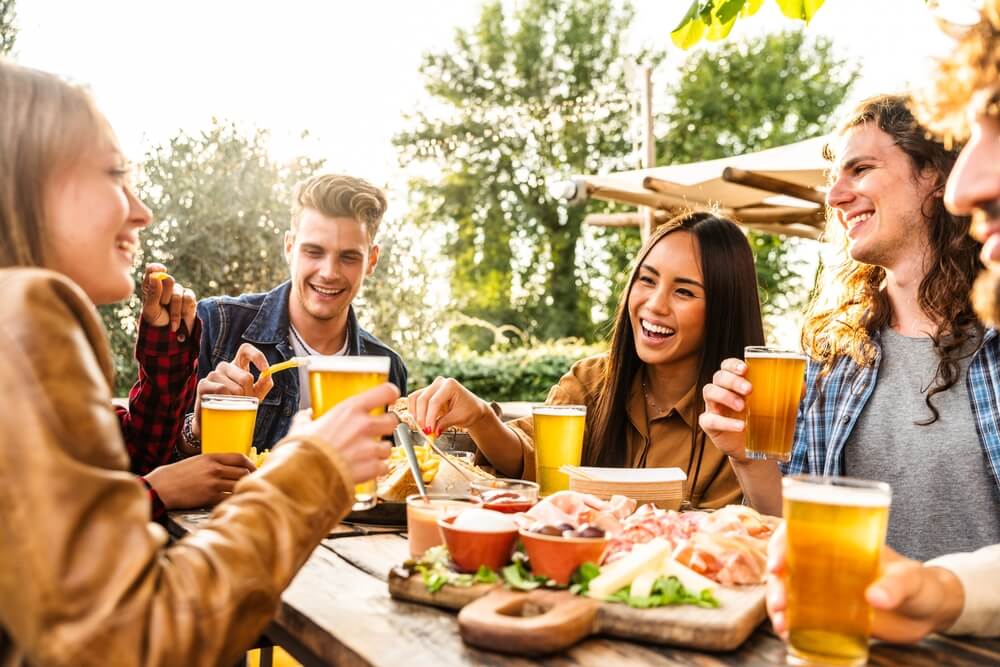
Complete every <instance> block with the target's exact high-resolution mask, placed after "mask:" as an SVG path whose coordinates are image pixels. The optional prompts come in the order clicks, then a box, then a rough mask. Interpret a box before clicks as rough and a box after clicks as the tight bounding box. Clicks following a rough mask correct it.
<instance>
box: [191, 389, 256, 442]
mask: <svg viewBox="0 0 1000 667" xmlns="http://www.w3.org/2000/svg"><path fill="white" fill-rule="evenodd" d="M256 421H257V399H256V398H254V397H253V396H228V395H224V394H205V395H204V396H202V397H201V453H202V454H224V453H227V452H235V453H238V454H243V455H244V456H246V455H247V454H249V453H250V446H251V445H252V444H253V427H254V424H255V423H256Z"/></svg>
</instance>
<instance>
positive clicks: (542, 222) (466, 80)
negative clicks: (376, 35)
mask: <svg viewBox="0 0 1000 667" xmlns="http://www.w3.org/2000/svg"><path fill="white" fill-rule="evenodd" d="M631 19H632V11H631V9H630V8H628V7H622V6H620V4H619V3H616V2H611V1H610V0H580V1H578V2H571V3H569V2H561V1H559V0H528V1H527V2H524V3H519V4H518V5H517V6H516V8H514V9H512V10H510V11H507V10H505V8H504V4H503V3H501V2H491V3H488V4H486V5H485V6H484V7H483V10H482V13H481V15H480V17H479V21H478V23H477V24H476V25H475V26H473V27H472V28H470V29H459V30H457V31H456V33H455V40H454V44H453V45H452V47H451V48H450V49H448V50H446V51H442V52H438V53H431V54H429V55H426V56H425V58H424V62H423V64H422V66H421V68H420V72H421V75H422V76H423V78H424V85H425V88H426V90H427V92H428V93H429V94H430V96H431V98H432V100H433V101H434V102H435V103H436V105H435V106H436V109H439V110H435V111H434V112H417V113H416V114H414V115H413V116H412V117H411V118H410V119H409V120H410V128H409V129H408V130H406V131H404V132H401V133H399V134H398V135H397V136H396V137H395V139H394V142H395V144H396V146H397V148H398V150H399V152H400V162H401V164H402V165H403V166H404V167H419V168H420V169H421V170H422V172H421V173H423V174H426V173H427V172H428V167H429V168H430V169H431V170H433V171H436V172H437V173H436V174H435V175H434V176H431V177H427V176H424V177H415V178H413V179H412V181H411V184H410V191H411V214H412V217H413V219H414V220H416V221H417V222H418V223H419V224H420V225H421V226H423V227H424V228H425V229H430V228H432V227H435V226H439V225H441V223H445V225H446V227H447V228H448V236H447V239H446V242H445V244H444V248H443V251H444V254H445V255H446V256H447V257H448V258H449V259H450V260H452V261H453V263H454V268H453V271H452V275H451V292H452V305H453V306H454V307H455V308H456V309H458V310H460V311H461V312H463V313H465V314H466V315H469V316H472V317H476V318H481V319H484V320H487V321H490V322H493V323H503V324H513V325H515V326H517V327H518V328H520V329H522V330H529V331H531V332H532V333H533V334H534V335H536V336H537V337H538V338H561V337H565V336H582V337H587V338H591V337H593V334H594V331H593V325H592V319H591V315H592V313H591V311H592V307H593V306H594V305H595V304H594V301H593V295H592V294H591V292H590V291H589V290H588V288H587V285H586V284H585V283H586V280H585V279H586V277H587V273H586V271H585V270H584V269H583V268H582V267H581V266H580V262H579V261H578V246H579V243H580V237H581V227H582V221H583V217H584V214H585V211H584V209H583V208H582V207H569V208H567V207H563V206H560V205H558V204H557V202H556V201H554V200H553V199H552V198H551V196H550V195H549V194H548V192H547V189H546V182H547V181H548V179H550V178H552V177H555V176H565V175H566V174H568V173H594V172H598V171H610V170H614V169H621V168H623V167H624V165H625V163H624V160H623V159H622V158H623V156H625V155H626V154H627V153H628V151H629V150H630V148H631V145H630V143H629V141H628V138H629V122H630V97H629V94H628V89H627V81H628V77H626V75H625V72H624V63H625V62H626V61H627V59H626V58H625V57H624V54H623V45H622V37H623V34H624V31H625V29H626V28H627V27H628V25H629V23H630V21H631ZM414 171H416V169H414ZM608 235H610V236H617V235H618V232H610V233H608ZM476 331H477V332H481V331H482V330H476ZM490 338H491V337H490V336H489V334H488V332H486V333H485V338H483V339H478V340H477V338H476V335H471V336H470V337H469V338H468V339H467V340H466V342H471V343H473V344H476V343H478V344H479V346H487V345H488V344H489V342H490Z"/></svg>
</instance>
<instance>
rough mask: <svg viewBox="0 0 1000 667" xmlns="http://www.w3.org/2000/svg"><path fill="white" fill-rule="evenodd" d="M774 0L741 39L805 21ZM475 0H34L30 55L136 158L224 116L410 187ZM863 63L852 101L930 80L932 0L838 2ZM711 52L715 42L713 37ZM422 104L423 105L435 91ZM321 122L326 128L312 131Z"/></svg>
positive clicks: (652, 8)
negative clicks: (426, 57)
mask: <svg viewBox="0 0 1000 667" xmlns="http://www.w3.org/2000/svg"><path fill="white" fill-rule="evenodd" d="M688 4H689V2H688V0H635V1H634V3H633V6H634V7H635V8H636V20H635V22H634V28H633V33H632V35H631V40H632V43H633V44H634V45H655V44H658V45H662V46H664V47H667V48H668V49H669V50H670V55H669V58H668V60H667V64H666V66H665V68H664V71H663V72H662V73H661V74H660V75H659V76H661V78H665V77H668V76H669V75H670V70H672V69H673V68H674V67H676V65H677V63H679V62H680V61H681V60H682V59H683V58H684V56H685V55H686V54H685V53H684V52H681V51H679V50H677V49H675V48H674V47H673V45H672V44H670V41H669V31H670V29H672V28H673V26H674V25H675V24H676V23H677V21H678V20H679V18H680V16H681V15H682V14H683V12H684V9H685V8H686V7H687V6H688ZM773 5H774V2H773V0H766V2H765V7H764V9H762V10H761V12H760V13H759V14H758V15H757V16H755V17H753V18H751V19H749V20H745V21H741V22H738V23H737V26H736V28H735V29H734V34H733V35H732V36H731V37H738V36H739V35H746V34H754V33H759V32H764V31H767V30H774V29H779V28H781V27H787V26H792V25H794V24H793V22H791V21H788V20H786V19H784V18H783V17H781V15H780V13H779V12H778V11H777V9H776V8H775V7H774V6H773ZM480 6H481V3H480V2H478V1H476V0H450V1H449V0H367V1H366V2H348V1H346V0H341V1H339V2H305V1H303V0H284V1H283V2H280V3H279V2H273V1H260V0H241V1H235V0H212V1H210V2H205V1H204V0H198V1H194V0H172V1H170V2H167V1H164V0H160V1H159V2H153V1H149V0H147V1H142V2H136V1H135V0H88V2H77V1H74V0H19V1H18V3H17V14H18V25H19V28H20V33H19V35H18V39H17V44H16V52H15V56H16V57H17V59H18V60H19V62H21V63H22V64H25V65H29V66H33V67H38V68H41V69H46V70H50V71H54V72H57V73H59V74H62V75H64V76H67V77H70V78H72V79H74V80H76V81H79V82H83V83H86V84H89V85H90V86H91V88H92V90H93V91H94V93H95V95H96V96H97V99H98V102H99V104H100V106H101V108H102V109H103V110H104V111H105V113H106V114H107V115H108V116H109V117H110V119H111V122H112V124H113V125H114V127H115V128H116V130H117V132H118V134H119V136H120V139H121V141H122V144H123V146H124V147H125V149H126V151H127V152H128V153H129V154H130V156H131V157H132V158H133V159H139V158H141V157H142V155H143V154H144V153H145V151H146V150H147V149H148V148H149V147H151V146H153V145H155V144H157V143H159V142H162V141H164V140H165V139H167V138H168V137H170V136H171V135H172V134H174V133H175V132H176V131H177V130H178V129H180V128H183V129H186V130H188V131H197V130H198V129H201V128H204V127H207V126H208V125H209V123H210V122H211V118H212V116H218V117H224V118H231V119H235V120H238V121H241V122H243V123H245V124H247V125H254V126H258V127H262V128H267V129H270V130H271V131H272V132H273V135H274V138H273V144H272V151H273V153H274V154H275V155H276V156H277V157H281V158H284V157H290V156H292V155H294V154H297V153H302V152H304V153H307V154H309V155H312V156H315V157H323V158H326V159H327V160H328V163H327V164H328V166H329V167H330V168H332V169H338V170H346V171H349V172H351V173H355V174H357V175H361V176H365V177H367V178H369V179H370V180H373V181H375V182H378V183H388V182H398V181H397V177H398V168H397V166H396V165H397V162H396V156H395V152H394V150H393V147H392V145H391V143H390V140H391V138H392V136H393V134H394V132H396V131H398V130H399V129H400V127H401V124H402V116H403V114H404V113H405V112H406V111H407V110H412V109H413V108H414V107H415V106H416V105H418V104H426V100H423V96H422V87H421V82H420V77H419V75H418V73H417V68H418V66H419V64H420V60H421V54H423V53H425V52H427V51H430V50H440V49H442V48H445V47H448V46H450V44H451V43H452V35H453V32H454V29H455V28H456V27H458V26H468V25H471V24H472V23H473V22H474V21H475V19H476V17H477V15H478V11H479V7H480ZM810 30H811V31H815V32H816V33H817V34H820V33H821V34H827V35H830V36H832V37H834V38H835V40H836V42H837V43H838V45H839V46H840V48H841V50H842V52H843V53H844V54H846V55H850V56H854V57H856V58H862V59H863V60H864V64H865V69H864V78H863V80H862V82H861V84H860V85H859V87H858V88H857V89H856V91H855V94H854V96H853V97H855V98H857V97H860V96H862V95H867V94H871V93H875V92H885V91H887V90H890V89H898V88H900V87H902V86H903V85H904V84H905V83H906V82H907V81H908V80H920V79H921V78H923V73H924V72H925V71H926V63H927V59H928V54H929V53H932V52H933V50H934V49H938V50H940V49H941V45H942V43H943V40H942V38H941V37H940V35H939V33H938V31H937V29H936V28H935V26H934V24H933V22H932V20H931V18H930V15H929V12H928V10H927V9H926V8H925V4H924V0H893V2H887V1H885V0H827V2H826V5H825V6H824V7H823V8H822V9H821V10H820V11H819V13H818V14H817V16H816V18H815V19H814V21H813V23H812V24H811V26H810ZM698 48H701V47H698ZM422 100H423V101H422ZM303 130H308V131H309V133H310V135H311V139H309V140H307V142H306V143H302V142H301V141H299V140H298V136H299V134H300V133H301V132H302V131H303Z"/></svg>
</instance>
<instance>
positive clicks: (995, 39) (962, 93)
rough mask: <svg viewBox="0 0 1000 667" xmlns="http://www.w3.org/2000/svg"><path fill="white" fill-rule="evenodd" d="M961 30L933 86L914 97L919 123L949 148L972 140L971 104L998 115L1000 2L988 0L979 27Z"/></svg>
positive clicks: (978, 110)
mask: <svg viewBox="0 0 1000 667" xmlns="http://www.w3.org/2000/svg"><path fill="white" fill-rule="evenodd" d="M942 27H943V28H944V29H945V31H946V32H949V33H955V31H956V30H958V29H957V28H955V27H949V26H948V25H942ZM960 30H961V32H960V33H959V35H958V44H957V45H956V48H955V50H954V51H953V52H952V53H950V54H949V55H948V56H947V57H946V58H943V59H942V60H940V61H939V62H938V66H937V73H936V74H935V76H934V77H933V79H932V81H931V83H930V85H929V86H928V87H927V88H926V89H925V90H923V91H921V92H920V93H919V94H918V95H917V96H916V98H915V102H916V105H915V108H914V111H915V113H916V115H917V117H918V118H919V119H920V122H921V123H923V124H924V126H925V127H927V128H928V129H930V130H931V131H933V132H934V133H936V134H938V135H939V136H941V137H942V139H943V140H944V142H945V144H950V143H951V142H953V141H963V140H965V139H966V138H967V137H968V136H969V123H968V116H967V113H968V111H969V105H970V104H974V105H975V106H974V107H973V109H974V110H975V111H977V112H978V113H983V114H986V115H988V116H992V117H994V118H997V117H1000V0H987V2H985V3H984V5H983V8H982V12H981V15H980V20H979V23H977V24H976V25H974V26H971V27H969V28H961V29H960Z"/></svg>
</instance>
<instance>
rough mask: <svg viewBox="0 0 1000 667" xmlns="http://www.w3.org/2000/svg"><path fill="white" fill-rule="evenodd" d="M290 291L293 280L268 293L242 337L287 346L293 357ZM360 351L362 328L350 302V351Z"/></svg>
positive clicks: (250, 341) (348, 312)
mask: <svg viewBox="0 0 1000 667" xmlns="http://www.w3.org/2000/svg"><path fill="white" fill-rule="evenodd" d="M291 293H292V283H291V281H288V280H286V281H285V282H283V283H281V284H280V285H278V286H277V287H275V288H274V289H273V290H271V291H270V292H268V293H267V294H266V295H265V296H264V301H263V302H261V304H260V309H259V310H258V311H257V315H256V316H255V317H254V318H253V321H252V322H250V326H248V327H247V328H246V330H245V331H244V332H243V339H244V340H245V341H247V342H248V343H254V344H263V345H277V346H278V347H279V348H280V349H282V350H283V351H284V348H285V347H288V352H287V355H288V356H290V355H291V354H292V352H291V348H290V347H289V344H288V332H289V321H288V300H289V298H290V296H291ZM360 353H361V328H360V327H359V326H358V317H357V315H356V314H355V313H354V304H351V305H350V306H348V311H347V354H349V355H356V354H360Z"/></svg>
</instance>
